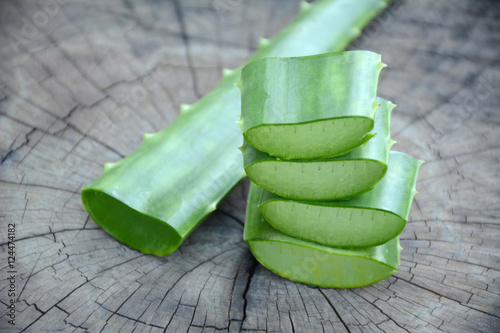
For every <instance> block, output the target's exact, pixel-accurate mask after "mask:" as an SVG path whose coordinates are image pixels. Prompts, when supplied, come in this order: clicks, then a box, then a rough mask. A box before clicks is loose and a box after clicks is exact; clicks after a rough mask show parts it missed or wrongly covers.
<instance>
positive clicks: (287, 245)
mask: <svg viewBox="0 0 500 333" xmlns="http://www.w3.org/2000/svg"><path fill="white" fill-rule="evenodd" d="M262 194H263V190H262V189H261V188H259V187H257V186H256V185H254V184H251V186H250V193H249V196H248V204H247V216H246V221H245V231H244V239H245V241H246V242H247V243H248V246H249V248H250V251H252V254H253V255H254V257H255V258H256V259H257V260H258V261H259V262H260V263H261V264H262V265H263V266H264V267H266V268H268V269H269V270H271V271H273V272H274V273H276V274H278V275H280V276H283V277H285V278H287V279H290V280H293V281H297V282H301V283H306V284H311V285H315V286H319V287H329V288H357V287H364V286H367V285H370V284H373V283H376V282H378V281H380V280H383V279H385V278H387V277H389V276H391V275H392V274H394V273H395V272H396V270H397V268H398V266H399V264H400V261H399V253H400V251H401V247H400V245H399V239H398V237H395V238H394V239H392V240H390V241H389V242H387V243H385V244H383V245H379V246H374V247H369V248H364V249H357V250H347V249H337V248H333V247H329V246H325V245H320V244H317V243H313V242H308V241H305V240H301V239H298V238H294V237H291V236H288V235H286V234H284V233H282V232H281V231H278V230H276V229H274V228H273V227H272V226H271V225H270V224H269V223H268V222H267V221H266V220H265V218H264V217H263V216H262V214H261V212H260V210H259V208H258V206H257V205H258V203H259V199H260V197H261V196H262Z"/></svg>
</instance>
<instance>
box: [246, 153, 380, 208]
mask: <svg viewBox="0 0 500 333" xmlns="http://www.w3.org/2000/svg"><path fill="white" fill-rule="evenodd" d="M386 170H387V165H386V164H384V163H381V162H379V161H374V160H324V161H289V162H288V161H282V160H264V161H261V162H257V163H254V164H251V165H249V166H247V167H246V168H245V171H246V173H247V175H248V178H250V179H251V180H252V181H253V182H254V183H255V184H257V185H259V186H260V187H262V188H265V189H268V190H271V192H273V193H275V194H277V195H279V196H282V197H285V198H288V199H295V200H337V199H345V198H351V197H353V196H356V195H359V194H362V193H364V192H367V191H369V190H370V189H371V188H373V187H374V186H375V185H376V184H377V182H378V181H380V179H382V177H383V176H384V174H385V172H386Z"/></svg>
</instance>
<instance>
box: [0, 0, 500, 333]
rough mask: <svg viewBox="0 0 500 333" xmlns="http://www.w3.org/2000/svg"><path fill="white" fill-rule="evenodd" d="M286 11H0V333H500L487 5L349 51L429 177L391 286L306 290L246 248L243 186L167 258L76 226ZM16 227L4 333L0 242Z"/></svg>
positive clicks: (390, 22) (495, 58)
mask: <svg viewBox="0 0 500 333" xmlns="http://www.w3.org/2000/svg"><path fill="white" fill-rule="evenodd" d="M297 10H298V3H297V2H296V1H286V2H285V1H265V2H264V1H255V2H254V1H251V2H250V1H245V2H242V1H238V0H231V1H230V0H215V1H180V0H174V1H163V2H160V1H134V2H132V1H127V0H124V1H123V2H119V1H115V0H112V1H105V2H101V1H92V0H90V1H74V2H68V1H60V2H57V1H55V0H54V1H45V2H38V1H13V0H11V1H2V2H1V3H0V42H1V43H0V45H1V46H0V59H1V61H0V71H1V74H0V160H1V165H0V223H1V224H0V228H1V231H0V244H1V245H2V252H1V253H2V254H1V260H0V277H1V279H0V302H1V303H3V304H0V308H1V310H0V331H6V332H11V331H12V332H18V331H25V332H56V331H64V332H86V331H88V332H132V331H133V332H187V331H189V332H216V331H217V332H218V331H231V332H237V331H240V330H244V331H252V332H254V331H269V332H273V331H274V332H277V331H282V332H495V331H496V332H498V331H500V295H499V294H500V282H499V280H500V254H499V253H500V251H499V248H500V242H499V240H500V226H499V224H500V173H499V170H500V168H499V156H500V146H499V142H500V131H499V124H500V111H499V110H500V66H499V61H500V58H499V54H500V23H499V22H500V5H499V3H498V2H495V1H473V0H460V1H453V2H451V1H444V0H440V1H433V0H418V1H399V2H396V3H395V5H393V6H391V7H390V8H389V10H388V11H386V12H385V13H384V14H383V15H382V16H380V17H379V18H378V19H377V20H376V21H375V22H373V23H372V24H371V25H370V26H369V27H368V28H367V29H366V31H365V32H364V34H363V35H362V36H361V37H360V38H359V39H358V40H356V41H355V42H354V43H353V44H352V45H351V47H350V48H351V49H368V50H372V51H376V52H379V53H381V54H382V59H383V61H384V62H385V63H387V64H388V65H389V66H388V67H387V68H386V69H384V70H383V71H382V74H381V81H380V86H379V95H380V96H381V97H383V98H387V99H390V100H392V101H394V102H395V103H396V104H398V105H399V106H398V107H397V108H396V110H395V111H394V112H393V116H392V133H393V137H394V139H395V140H397V141H398V144H397V145H396V146H394V148H393V149H395V150H401V151H405V152H407V153H410V154H412V155H414V156H416V157H418V158H421V159H424V160H426V161H427V163H426V164H424V166H423V167H422V169H421V173H420V178H419V181H418V184H417V189H418V190H419V191H420V194H418V195H417V197H416V199H415V202H414V205H413V207H412V211H411V214H410V221H409V223H408V224H407V227H406V229H405V230H404V232H403V233H402V235H401V242H402V245H403V247H404V250H403V251H402V265H401V267H400V269H399V271H398V272H397V273H396V274H395V275H394V276H393V277H390V278H388V279H386V280H384V281H382V282H380V283H377V284H375V285H373V286H370V287H366V288H360V289H354V290H333V289H322V288H316V287H310V286H306V285H301V284H297V283H293V282H290V281H287V280H285V279H282V278H280V277H278V276H276V275H274V274H272V273H271V272H269V271H267V270H266V269H264V268H263V267H262V266H260V265H258V264H257V263H256V261H255V260H254V259H253V257H252V256H251V254H250V252H249V250H248V247H247V246H246V244H245V243H244V241H243V240H242V232H243V221H244V213H245V201H246V195H247V191H248V181H247V180H245V181H243V182H242V183H241V184H240V185H239V186H237V187H236V188H235V189H234V191H233V192H232V193H231V194H230V195H229V196H228V198H227V199H226V200H225V201H224V202H223V203H222V204H221V206H220V208H219V209H218V210H217V211H216V212H215V213H214V214H213V215H212V216H211V217H210V218H209V219H208V220H207V221H206V222H204V224H203V225H202V226H201V227H199V228H198V230H197V231H195V232H194V233H193V234H192V235H191V236H190V237H189V238H188V240H187V241H186V242H185V243H184V244H183V245H182V246H181V248H180V249H179V250H178V251H176V252H175V253H174V254H172V255H170V256H166V257H162V258H158V257H154V256H149V255H142V254H141V253H138V252H136V251H134V250H131V249H129V248H128V247H127V246H124V245H122V244H120V243H119V242H117V241H116V240H115V239H113V238H112V237H110V236H109V235H108V234H106V233H105V232H104V231H103V230H102V229H100V228H99V227H98V226H97V225H96V224H95V223H94V222H93V221H92V220H91V219H89V216H88V214H87V213H86V212H85V211H84V210H83V208H82V205H81V202H80V190H81V188H82V186H84V185H85V184H87V183H88V182H90V181H91V180H93V179H95V178H96V177H97V176H98V175H99V174H100V173H101V171H102V168H103V165H104V163H105V162H113V161H116V160H119V159H121V158H122V157H124V156H126V155H127V154H129V153H130V152H132V151H133V150H134V149H135V148H137V147H138V146H139V144H140V143H141V140H142V133H144V132H153V131H157V130H159V129H161V128H162V127H164V126H166V125H168V124H169V123H171V122H172V121H173V120H174V119H175V117H176V116H177V115H178V113H179V105H180V103H192V102H194V101H196V100H197V99H198V98H199V97H200V96H202V95H203V94H205V93H206V92H208V91H209V90H210V89H211V88H212V87H214V86H215V85H216V84H217V82H218V81H219V80H220V78H221V70H222V68H226V67H227V68H234V67H236V66H238V65H240V64H241V63H243V62H244V61H245V59H247V58H248V57H249V56H250V55H251V54H252V53H253V52H254V51H255V49H256V47H257V45H258V37H260V36H266V37H269V36H272V35H274V34H275V33H276V32H277V31H278V30H279V29H280V28H281V27H283V26H284V25H285V24H286V23H287V22H288V21H289V20H290V19H291V18H292V17H293V16H294V15H295V13H296V12H297ZM9 223H15V224H16V253H17V261H16V270H17V273H16V292H17V295H16V299H17V303H16V306H17V316H16V326H15V327H13V326H11V325H9V324H8V323H7V321H8V319H9V318H8V317H7V316H6V314H7V311H6V309H7V308H6V305H7V303H8V302H9V298H8V297H7V294H8V289H9V282H8V280H7V277H8V275H9V273H8V270H9V268H8V265H7V254H8V247H7V235H8V234H7V225H8V224H9Z"/></svg>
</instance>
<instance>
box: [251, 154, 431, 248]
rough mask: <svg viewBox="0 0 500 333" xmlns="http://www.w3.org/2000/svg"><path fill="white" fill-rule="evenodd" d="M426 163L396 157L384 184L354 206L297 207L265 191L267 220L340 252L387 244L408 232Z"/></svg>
mask: <svg viewBox="0 0 500 333" xmlns="http://www.w3.org/2000/svg"><path fill="white" fill-rule="evenodd" d="M420 165H421V161H419V160H417V159H415V158H413V157H411V156H410V155H407V154H405V153H401V152H396V151H392V152H390V154H389V165H388V168H387V173H386V175H385V176H384V178H383V179H382V180H381V181H380V182H379V183H378V184H377V185H376V186H375V187H374V188H373V189H372V190H370V191H369V192H367V193H364V194H362V195H360V196H357V197H355V198H352V199H350V200H342V201H331V202H325V201H322V202H312V201H293V200H288V199H285V198H282V197H279V196H277V195H274V194H272V193H270V192H268V191H263V194H262V197H261V199H260V201H259V203H260V205H259V207H260V210H261V212H262V214H263V215H264V217H265V218H266V220H267V221H268V222H269V223H270V224H271V225H272V226H273V227H275V228H276V229H278V230H280V231H281V232H283V233H285V234H288V235H290V236H293V237H296V238H300V239H304V240H307V241H311V242H316V243H319V244H324V245H328V246H333V247H339V248H364V247H370V246H376V245H380V244H383V243H385V242H387V241H389V240H390V239H392V238H394V237H396V236H397V235H399V234H400V233H401V231H403V228H404V226H405V225H406V221H407V220H408V215H409V211H410V207H411V203H412V201H413V196H414V195H415V192H416V191H415V183H416V180H417V174H418V170H419V168H420Z"/></svg>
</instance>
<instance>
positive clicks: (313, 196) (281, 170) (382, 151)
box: [241, 98, 395, 200]
mask: <svg viewBox="0 0 500 333" xmlns="http://www.w3.org/2000/svg"><path fill="white" fill-rule="evenodd" d="M377 101H378V102H379V103H380V106H379V108H378V109H377V111H376V113H375V125H374V129H373V133H372V134H376V135H375V136H374V137H373V138H372V139H370V140H369V141H368V142H367V143H366V144H365V145H364V146H361V147H358V148H356V149H354V150H352V151H350V152H349V153H347V154H345V155H341V156H337V157H334V158H328V159H318V160H281V159H278V158H276V157H272V156H269V155H268V154H266V153H263V152H261V151H259V150H257V149H255V148H253V147H252V146H251V145H250V144H248V143H247V142H246V141H245V142H244V144H243V147H242V148H241V150H242V153H243V158H244V164H245V171H246V173H247V175H248V178H250V180H251V181H252V182H254V183H255V184H257V185H258V186H259V187H262V188H264V189H266V190H268V191H269V192H272V193H274V194H277V195H279V196H282V197H284V198H287V199H294V200H337V199H345V198H351V197H354V196H356V195H359V194H361V193H364V192H367V191H369V190H370V189H372V188H373V187H374V186H375V185H376V184H377V182H379V181H380V180H381V179H382V177H383V176H384V174H385V172H386V170H387V160H388V155H389V149H390V147H391V146H392V144H393V143H394V141H393V140H391V138H390V115H391V111H392V109H393V108H394V106H395V105H394V104H392V103H391V102H389V101H386V100H383V99H381V98H379V99H377Z"/></svg>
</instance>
